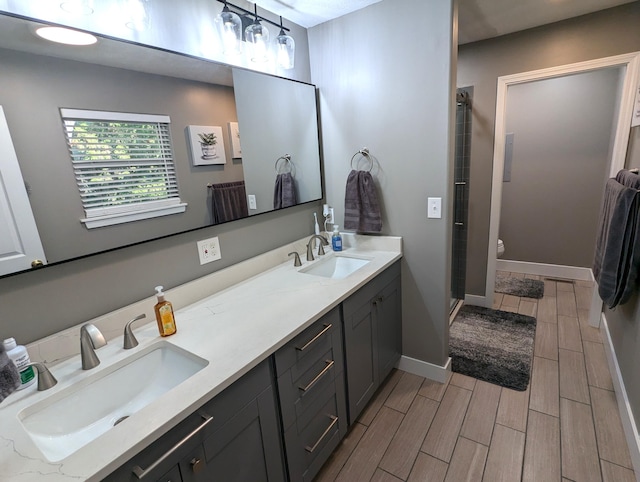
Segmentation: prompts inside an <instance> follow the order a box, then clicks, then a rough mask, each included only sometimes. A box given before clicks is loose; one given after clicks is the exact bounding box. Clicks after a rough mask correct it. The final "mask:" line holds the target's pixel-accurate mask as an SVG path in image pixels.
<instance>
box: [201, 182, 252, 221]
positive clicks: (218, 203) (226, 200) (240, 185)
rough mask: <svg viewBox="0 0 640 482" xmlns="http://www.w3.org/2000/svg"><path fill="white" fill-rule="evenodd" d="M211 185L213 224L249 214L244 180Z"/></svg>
mask: <svg viewBox="0 0 640 482" xmlns="http://www.w3.org/2000/svg"><path fill="white" fill-rule="evenodd" d="M210 187H211V213H212V217H213V224H220V223H224V222H227V221H233V220H234V219H241V218H246V217H247V216H249V210H248V208H247V193H246V191H245V188H244V181H236V182H223V183H220V184H213V185H211V186H210Z"/></svg>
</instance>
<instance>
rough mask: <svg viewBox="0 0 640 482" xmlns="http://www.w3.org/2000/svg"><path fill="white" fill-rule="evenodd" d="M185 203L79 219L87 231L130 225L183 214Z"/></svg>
mask: <svg viewBox="0 0 640 482" xmlns="http://www.w3.org/2000/svg"><path fill="white" fill-rule="evenodd" d="M186 209H187V203H180V204H174V205H172V206H161V207H156V208H151V209H139V210H137V211H132V212H130V213H120V214H107V215H105V216H94V217H91V218H85V219H81V220H80V222H82V223H84V224H85V226H86V227H87V229H93V228H102V227H104V226H113V225H114V224H122V223H130V222H132V221H141V220H143V219H151V218H158V217H160V216H168V215H170V214H179V213H183V212H185V211H186Z"/></svg>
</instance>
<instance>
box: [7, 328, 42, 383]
mask: <svg viewBox="0 0 640 482" xmlns="http://www.w3.org/2000/svg"><path fill="white" fill-rule="evenodd" d="M4 349H5V350H7V356H8V357H9V359H10V360H11V361H12V362H13V364H14V365H15V366H16V367H17V368H18V372H20V386H19V387H18V390H22V389H23V388H27V387H28V386H29V385H33V383H34V382H35V381H36V374H35V372H34V371H33V367H31V366H29V363H31V359H30V358H29V352H27V349H26V348H25V347H24V346H22V345H18V344H17V343H16V340H15V339H14V338H7V339H6V340H4Z"/></svg>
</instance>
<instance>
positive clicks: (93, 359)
mask: <svg viewBox="0 0 640 482" xmlns="http://www.w3.org/2000/svg"><path fill="white" fill-rule="evenodd" d="M106 344H107V340H105V338H104V335H103V334H102V332H101V331H100V330H99V329H98V327H97V326H95V325H92V324H91V323H86V324H84V325H82V327H81V328H80V358H81V360H82V369H83V370H90V369H92V368H95V367H97V366H98V365H100V359H99V358H98V356H97V355H96V349H97V348H100V347H103V346H105V345H106Z"/></svg>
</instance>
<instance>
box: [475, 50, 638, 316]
mask: <svg viewBox="0 0 640 482" xmlns="http://www.w3.org/2000/svg"><path fill="white" fill-rule="evenodd" d="M611 67H625V71H624V80H623V84H622V92H621V94H620V105H619V106H618V107H619V108H618V118H617V120H616V122H617V124H616V135H615V138H614V144H613V153H612V156H611V165H610V176H611V177H614V176H615V175H616V173H617V172H618V171H619V170H620V169H623V168H624V164H625V159H626V153H627V146H628V143H629V133H630V131H631V116H632V114H633V104H634V101H635V91H636V87H637V86H638V81H639V78H640V73H639V69H640V52H632V53H628V54H622V55H616V56H613V57H605V58H601V59H595V60H588V61H586V62H578V63H574V64H567V65H561V66H558V67H551V68H547V69H541V70H534V71H530V72H522V73H519V74H512V75H505V76H502V77H498V90H497V98H496V123H495V130H494V133H495V136H494V145H493V179H492V187H491V217H490V222H489V249H488V254H487V278H486V290H485V299H484V306H486V307H489V308H490V307H491V306H492V305H493V294H494V289H495V275H496V257H497V253H496V246H497V245H498V231H499V228H500V208H501V203H502V175H503V170H504V156H505V143H504V139H505V136H506V117H507V92H508V90H509V87H510V86H512V85H517V84H523V83H527V82H533V81H537V80H544V79H552V78H555V77H563V76H566V75H571V74H577V73H584V72H589V71H594V70H600V69H605V68H611ZM598 301H599V298H598V295H597V292H596V290H594V299H593V300H592V305H591V306H592V309H591V312H592V313H591V316H590V320H589V323H590V324H591V325H593V326H598V324H599V322H600V312H601V308H602V304H601V302H600V306H599V308H596V309H594V307H595V306H594V305H597V302H598ZM594 312H595V313H594Z"/></svg>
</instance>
